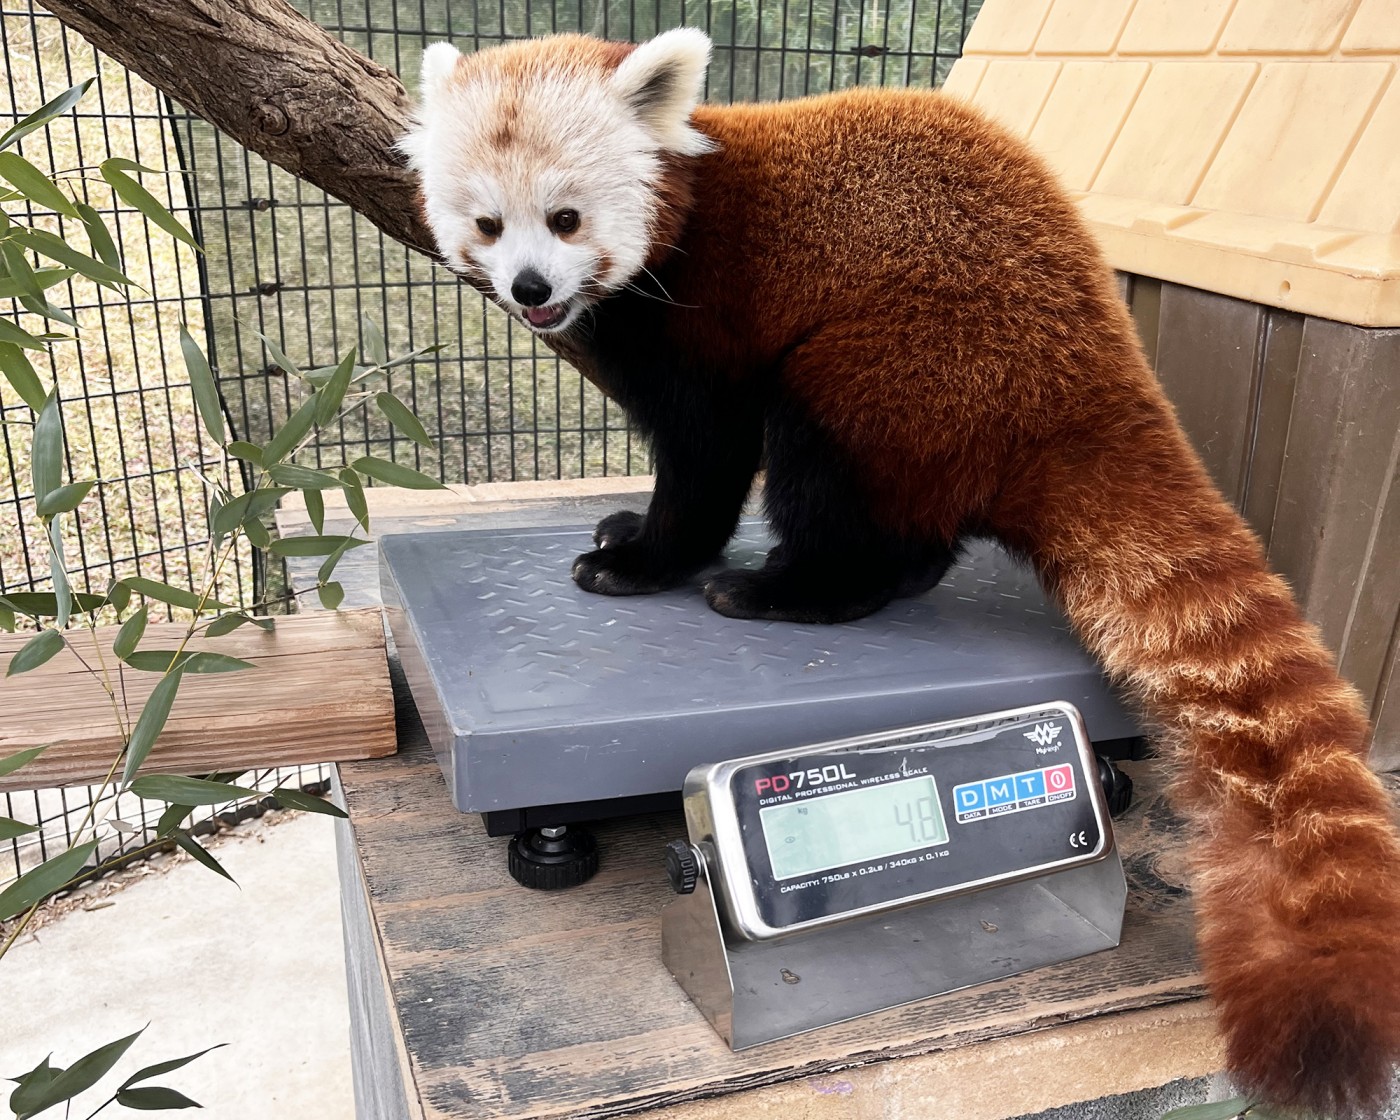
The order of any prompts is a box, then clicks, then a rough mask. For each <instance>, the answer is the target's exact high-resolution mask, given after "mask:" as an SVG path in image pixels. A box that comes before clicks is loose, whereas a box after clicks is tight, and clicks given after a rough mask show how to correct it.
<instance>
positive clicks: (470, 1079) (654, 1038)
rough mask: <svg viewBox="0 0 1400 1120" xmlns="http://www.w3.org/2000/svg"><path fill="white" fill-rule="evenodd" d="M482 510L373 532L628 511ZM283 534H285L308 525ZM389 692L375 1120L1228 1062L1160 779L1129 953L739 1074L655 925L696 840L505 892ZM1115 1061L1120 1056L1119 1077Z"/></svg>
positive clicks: (366, 1071)
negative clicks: (670, 867) (390, 742)
mask: <svg viewBox="0 0 1400 1120" xmlns="http://www.w3.org/2000/svg"><path fill="white" fill-rule="evenodd" d="M507 493H509V492H507ZM491 497H493V498H494V497H496V495H495V494H493V495H491ZM479 499H480V496H479V495H477V496H471V495H467V496H464V495H461V494H447V495H443V496H441V497H440V498H439V500H438V502H437V503H436V504H434V503H430V502H428V503H425V502H424V501H423V500H422V498H421V496H415V498H414V507H413V508H412V509H410V510H405V511H404V512H405V513H406V516H399V515H397V514H396V512H395V510H394V509H393V508H392V506H384V507H381V508H380V509H379V510H378V511H377V516H376V523H375V525H374V530H375V532H376V534H378V535H382V534H385V533H387V532H391V531H404V530H409V529H426V528H437V529H451V528H456V527H467V526H473V525H476V526H480V525H482V524H492V525H497V524H505V523H514V524H530V523H536V524H539V523H548V522H552V523H557V524H567V523H576V524H589V523H591V522H592V521H594V520H596V518H597V516H599V515H601V514H602V513H606V512H610V511H611V510H612V509H615V508H618V507H619V505H627V504H632V505H634V506H635V504H636V503H635V501H633V502H631V503H628V502H626V501H622V500H620V499H619V498H618V497H616V496H611V497H609V498H606V499H601V500H600V499H598V498H596V497H589V496H588V495H587V494H580V493H573V494H570V495H568V496H567V497H565V498H562V499H556V498H550V497H549V496H548V495H547V494H546V495H543V496H539V497H537V496H536V495H533V494H532V495H531V499H530V500H528V501H525V502H506V503H502V502H498V501H494V500H493V501H483V500H479ZM333 517H334V512H333V511H332V512H331V514H330V515H328V521H330V520H331V519H332V518H333ZM501 519H504V520H501ZM283 520H284V524H285V527H286V528H287V529H293V528H294V527H295V521H296V514H295V511H289V512H288V513H287V514H285V515H284V518H283ZM326 531H327V532H335V531H337V529H336V528H334V527H332V525H331V524H328V525H327V528H326ZM373 551H374V550H373V549H371V548H364V549H359V550H356V551H355V552H354V553H351V554H350V557H347V560H346V562H345V564H343V565H342V575H341V578H342V581H343V582H345V584H346V588H347V593H348V594H347V603H349V602H351V601H354V602H357V603H361V602H368V601H372V600H373V599H374V598H375V596H376V594H377V583H376V578H375V572H374V566H373V557H372V556H371V555H367V554H371V553H372V552H373ZM352 558H353V561H354V563H353V565H352V564H351V560H352ZM307 574H308V573H307V571H306V570H304V569H295V570H294V572H293V575H294V579H300V578H305V577H306V575H307ZM396 687H397V693H398V700H399V745H400V750H399V753H398V754H397V755H395V756H393V757H391V758H385V759H377V760H374V761H368V762H353V763H345V764H342V765H341V766H340V782H341V788H342V794H343V797H344V802H345V804H346V806H347V808H348V810H349V813H350V821H349V823H348V824H343V825H341V829H342V832H341V836H340V840H341V877H342V885H343V888H344V890H345V894H344V898H345V901H344V906H345V912H346V929H347V934H346V936H347V946H348V949H349V957H350V969H351V989H352V1001H353V1002H354V1004H355V1011H354V1019H355V1029H354V1035H355V1038H354V1043H355V1053H356V1080H357V1086H356V1088H357V1099H358V1100H359V1102H360V1117H361V1120H371V1118H372V1120H390V1118H392V1120H403V1118H410V1120H419V1118H423V1120H428V1118H434V1120H439V1118H452V1120H465V1118H485V1117H490V1118H492V1120H516V1118H519V1120H524V1118H532V1120H534V1118H540V1120H543V1118H546V1117H564V1116H596V1117H601V1116H616V1115H626V1114H634V1113H651V1114H653V1115H665V1116H667V1117H674V1118H680V1117H684V1118H686V1120H692V1118H693V1120H700V1118H701V1117H711V1116H721V1115H723V1116H741V1115H742V1116H747V1115H760V1114H767V1115H774V1116H782V1117H788V1116H794V1117H812V1118H817V1117H827V1116H833V1117H835V1116H843V1117H864V1116H870V1117H875V1116H898V1115H901V1114H903V1113H902V1112H901V1108H902V1107H903V1106H901V1105H900V1102H901V1101H903V1102H904V1103H905V1105H907V1106H909V1107H910V1108H914V1109H915V1111H914V1112H913V1113H910V1114H917V1115H926V1114H927V1113H926V1112H925V1111H924V1106H925V1105H926V1104H927V1102H928V1101H929V1099H930V1095H931V1094H932V1095H936V1096H937V1097H938V1099H940V1100H942V1101H944V1102H945V1104H946V1102H947V1101H949V1100H955V1099H959V1098H961V1099H964V1100H965V1102H966V1106H965V1108H964V1109H963V1110H962V1111H958V1112H957V1113H956V1115H958V1116H959V1117H960V1120H961V1118H964V1117H966V1118H967V1120H974V1118H976V1117H988V1118H992V1117H996V1118H1000V1117H1006V1116H1014V1115H1019V1114H1020V1113H1021V1112H1026V1111H1034V1110H1038V1109H1041V1108H1046V1107H1051V1106H1053V1105H1056V1104H1063V1103H1067V1102H1069V1101H1072V1100H1083V1099H1088V1098H1094V1097H1098V1096H1102V1095H1106V1094H1108V1093H1111V1092H1120V1091H1126V1090H1128V1089H1132V1088H1140V1087H1144V1086H1147V1085H1157V1084H1163V1083H1165V1082H1167V1081H1170V1080H1172V1079H1174V1078H1177V1077H1184V1076H1191V1077H1194V1076H1200V1075H1202V1074H1205V1073H1209V1072H1212V1071H1213V1070H1214V1068H1215V1067H1216V1064H1217V1063H1218V1060H1219V1056H1218V1047H1217V1045H1216V1043H1215V1040H1214V1037H1213V1034H1212V1031H1211V1025H1210V1021H1209V1017H1208V1013H1207V1010H1206V1008H1205V1005H1204V1002H1203V1001H1202V1000H1201V999H1200V996H1201V994H1202V989H1201V985H1200V978H1199V976H1198V975H1197V972H1196V967H1195V963H1194V960H1193V955H1192V924H1191V903H1190V896H1189V894H1188V892H1187V891H1186V889H1185V887H1184V885H1183V882H1184V872H1185V867H1184V863H1185V861H1184V856H1183V852H1182V835H1181V826H1180V822H1179V821H1178V820H1177V818H1176V817H1174V815H1173V814H1172V813H1171V811H1170V810H1169V809H1168V808H1167V806H1166V804H1165V802H1164V800H1163V798H1162V796H1161V792H1160V787H1159V783H1158V780H1157V778H1156V776H1155V770H1154V767H1153V765H1151V764H1135V765H1133V766H1132V770H1131V773H1132V776H1133V779H1134V781H1135V782H1136V783H1137V788H1138V796H1137V799H1136V802H1135V804H1134V806H1133V807H1132V809H1131V810H1130V811H1129V812H1128V814H1127V816H1126V817H1124V818H1123V819H1122V820H1121V821H1120V822H1119V823H1118V828H1117V836H1118V843H1119V845H1120V848H1121V850H1122V852H1123V856H1124V863H1125V867H1126V870H1127V875H1128V881H1129V897H1128V910H1127V917H1126V921H1125V923H1124V927H1123V941H1122V945H1121V946H1120V948H1118V949H1117V950H1115V951H1112V952H1109V953H1103V954H1098V955H1096V956H1093V957H1089V958H1085V959H1083V960H1080V961H1075V962H1070V963H1068V964H1064V965H1060V966H1057V967H1054V968H1049V969H1044V970H1041V971H1038V972H1035V973H1033V974H1029V975H1025V976H1021V977H1017V978H1014V979H1011V980H1007V981H1003V982H999V983H995V984H988V985H984V986H982V987H978V988H974V989H970V990H967V991H964V992H959V993H954V994H952V995H948V996H944V997H941V998H938V999H934V1000H928V1001H924V1002H921V1003H919V1004H915V1005H911V1006H908V1007H904V1008H899V1009H895V1010H892V1011H888V1012H884V1013H881V1014H878V1015H874V1016H870V1017H867V1018H863V1019H860V1020H858V1021H856V1022H853V1023H848V1024H844V1025H841V1026H836V1027H830V1028H826V1029H823V1030H820V1031H815V1032H812V1033H810V1034H807V1035H803V1036H801V1037H799V1038H796V1039H792V1040H788V1041H785V1042H779V1043H775V1044H772V1045H767V1046H762V1047H758V1048H756V1049H754V1050H751V1051H746V1052H743V1053H739V1054H735V1053H732V1052H731V1051H730V1050H729V1049H728V1048H727V1047H726V1046H725V1045H724V1043H723V1042H722V1041H721V1040H720V1038H719V1037H718V1036H717V1035H716V1034H715V1033H714V1032H713V1031H712V1030H711V1028H710V1026H709V1024H708V1023H707V1022H706V1021H705V1020H704V1018H703V1017H702V1016H701V1015H700V1013H699V1011H697V1010H696V1009H695V1008H694V1006H692V1005H691V1003H690V1002H689V1000H688V999H687V998H686V996H685V995H684V994H683V993H682V991H681V989H680V988H679V987H678V986H677V985H676V983H675V982H674V981H673V980H672V978H671V977H670V975H669V974H668V973H667V971H666V969H665V968H664V966H663V965H662V963H661V953H660V945H661V940H660V917H659V916H660V910H661V908H662V907H663V906H664V905H666V903H667V902H668V901H669V900H670V898H671V895H670V892H669V888H668V886H667V882H666V878H665V874H664V871H663V867H662V858H661V853H662V848H663V845H664V844H665V842H666V841H667V840H669V839H672V838H674V837H676V836H680V835H683V834H684V826H683V823H682V821H681V818H680V815H679V813H676V814H658V815H653V816H648V817H642V818H636V819H631V820H625V821H613V822H608V823H604V824H602V825H600V826H598V828H597V829H596V832H597V836H598V839H599V842H600V845H601V848H602V852H603V860H602V868H601V870H600V871H599V873H598V875H597V876H596V877H595V878H594V879H593V880H592V881H590V882H589V883H587V884H585V885H584V886H582V887H579V888H576V889H574V890H570V891H566V892H560V893H555V894H539V893H533V892H528V891H526V890H524V889H523V888H521V887H519V886H517V885H516V884H515V882H514V881H513V880H512V879H511V878H510V877H509V875H508V873H507V871H506V866H505V843H506V842H505V841H504V840H501V839H492V838H489V837H487V836H486V834H485V830H484V828H483V826H482V824H481V822H480V820H479V819H478V818H477V817H474V816H468V815H464V814H461V813H459V812H457V811H456V810H455V809H454V808H453V807H452V805H451V802H450V800H449V798H448V794H447V790H446V787H445V785H444V783H443V779H442V775H441V773H440V771H439V769H438V764H437V762H436V761H435V759H434V757H433V754H432V751H431V748H430V747H429V745H428V743H427V742H426V739H425V738H424V735H423V731H422V728H421V726H420V724H419V722H418V720H417V716H416V713H415V712H414V710H413V706H412V703H411V701H410V700H409V699H408V697H407V694H406V691H405V690H404V689H403V685H402V680H401V679H400V680H398V681H397V684H396ZM988 936H989V937H995V936H996V935H995V933H989V934H988ZM1049 1028H1053V1029H1049ZM1030 1032H1040V1033H1036V1034H1031V1033H1030ZM1076 1040H1077V1041H1076ZM1069 1042H1072V1043H1074V1051H1075V1053H1074V1055H1073V1056H1071V1055H1070V1054H1069V1053H1068V1052H1067V1051H1066V1050H1065V1045H1066V1043H1069ZM1086 1048H1087V1049H1086ZM1106 1054H1117V1055H1118V1058H1117V1059H1116V1060H1115V1061H1112V1062H1109V1063H1107V1064H1105V1063H1104V1060H1103V1059H1104V1055H1106ZM1007 1061H1010V1062H1012V1063H1013V1065H1012V1066H1011V1067H1009V1068H1008V1067H1006V1066H1005V1065H1002V1063H1004V1062H1007ZM998 1068H999V1069H1000V1071H1001V1072H1000V1075H999V1076H998V1075H997V1074H996V1072H995V1071H996V1070H997V1069H998ZM979 1079H980V1080H979ZM978 1085H982V1086H984V1088H983V1089H982V1090H978V1089H977V1086H978ZM993 1086H994V1088H993ZM741 1104H742V1105H743V1107H742V1108H741V1107H740V1106H741ZM916 1106H917V1107H916ZM940 1114H942V1115H954V1114H955V1113H952V1112H947V1111H944V1110H943V1109H940Z"/></svg>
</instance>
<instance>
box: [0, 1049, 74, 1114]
mask: <svg viewBox="0 0 1400 1120" xmlns="http://www.w3.org/2000/svg"><path fill="white" fill-rule="evenodd" d="M52 1057H53V1055H52V1054H50V1055H49V1056H48V1057H47V1058H45V1059H44V1060H43V1061H42V1062H40V1063H39V1064H38V1065H37V1066H35V1067H34V1068H33V1069H31V1070H30V1071H29V1072H28V1073H25V1074H21V1075H20V1076H19V1077H11V1078H8V1079H7V1080H10V1081H13V1082H15V1083H16V1084H17V1085H18V1088H17V1089H15V1091H14V1092H13V1093H11V1094H10V1111H11V1112H13V1113H14V1114H15V1116H16V1117H18V1118H19V1120H26V1118H27V1117H29V1116H32V1115H33V1114H34V1108H33V1103H34V1102H36V1101H38V1100H39V1096H40V1094H41V1093H44V1092H46V1091H47V1090H48V1087H49V1086H50V1085H51V1084H52V1083H53V1079H54V1078H55V1077H57V1076H58V1075H59V1074H60V1073H62V1072H63V1068H62V1067H61V1066H59V1067H57V1068H55V1067H54V1066H51V1065H49V1058H52Z"/></svg>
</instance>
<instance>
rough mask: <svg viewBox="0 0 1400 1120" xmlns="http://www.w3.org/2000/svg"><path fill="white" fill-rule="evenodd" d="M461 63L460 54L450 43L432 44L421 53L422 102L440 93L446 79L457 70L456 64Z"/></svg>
mask: <svg viewBox="0 0 1400 1120" xmlns="http://www.w3.org/2000/svg"><path fill="white" fill-rule="evenodd" d="M461 61H462V52H461V51H459V50H458V49H457V48H456V47H454V46H453V45H452V44H451V43H434V44H433V45H432V46H431V47H429V48H428V49H427V50H425V51H424V52H423V78H422V83H421V88H422V98H423V100H424V101H428V100H430V99H431V98H432V97H433V96H434V95H436V94H437V93H439V92H441V90H442V87H443V86H445V85H446V84H447V79H448V78H450V77H451V76H452V71H453V70H455V69H456V68H457V63H459V62H461Z"/></svg>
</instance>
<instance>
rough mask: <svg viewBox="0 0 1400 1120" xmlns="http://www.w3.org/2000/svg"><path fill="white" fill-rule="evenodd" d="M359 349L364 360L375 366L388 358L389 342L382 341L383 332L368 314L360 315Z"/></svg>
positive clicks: (383, 362)
mask: <svg viewBox="0 0 1400 1120" xmlns="http://www.w3.org/2000/svg"><path fill="white" fill-rule="evenodd" d="M360 349H361V351H362V354H361V356H362V357H363V358H364V360H365V361H366V362H370V363H372V364H374V365H376V366H382V365H384V364H385V363H386V362H388V360H389V344H388V343H387V342H385V341H384V332H383V331H381V330H380V329H379V324H378V323H376V322H375V321H374V320H373V319H371V318H370V317H369V316H368V315H361V316H360Z"/></svg>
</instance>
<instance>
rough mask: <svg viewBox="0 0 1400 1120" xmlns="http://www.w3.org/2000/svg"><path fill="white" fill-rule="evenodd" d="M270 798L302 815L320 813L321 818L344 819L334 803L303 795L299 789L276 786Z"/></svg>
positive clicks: (311, 795) (342, 811)
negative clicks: (298, 810)
mask: <svg viewBox="0 0 1400 1120" xmlns="http://www.w3.org/2000/svg"><path fill="white" fill-rule="evenodd" d="M272 796H273V797H275V798H277V803H278V804H279V805H281V806H282V808H284V809H300V810H301V811H302V812H303V813H320V814H322V815H323V816H327V817H340V818H342V819H344V818H345V817H346V813H345V810H344V809H342V808H341V807H340V806H339V805H336V804H335V803H334V802H331V801H327V800H326V799H325V798H323V797H316V796H314V795H313V794H310V793H304V792H302V791H301V790H299V789H288V788H287V787H285V786H278V787H277V788H276V789H275V790H273V791H272Z"/></svg>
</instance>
